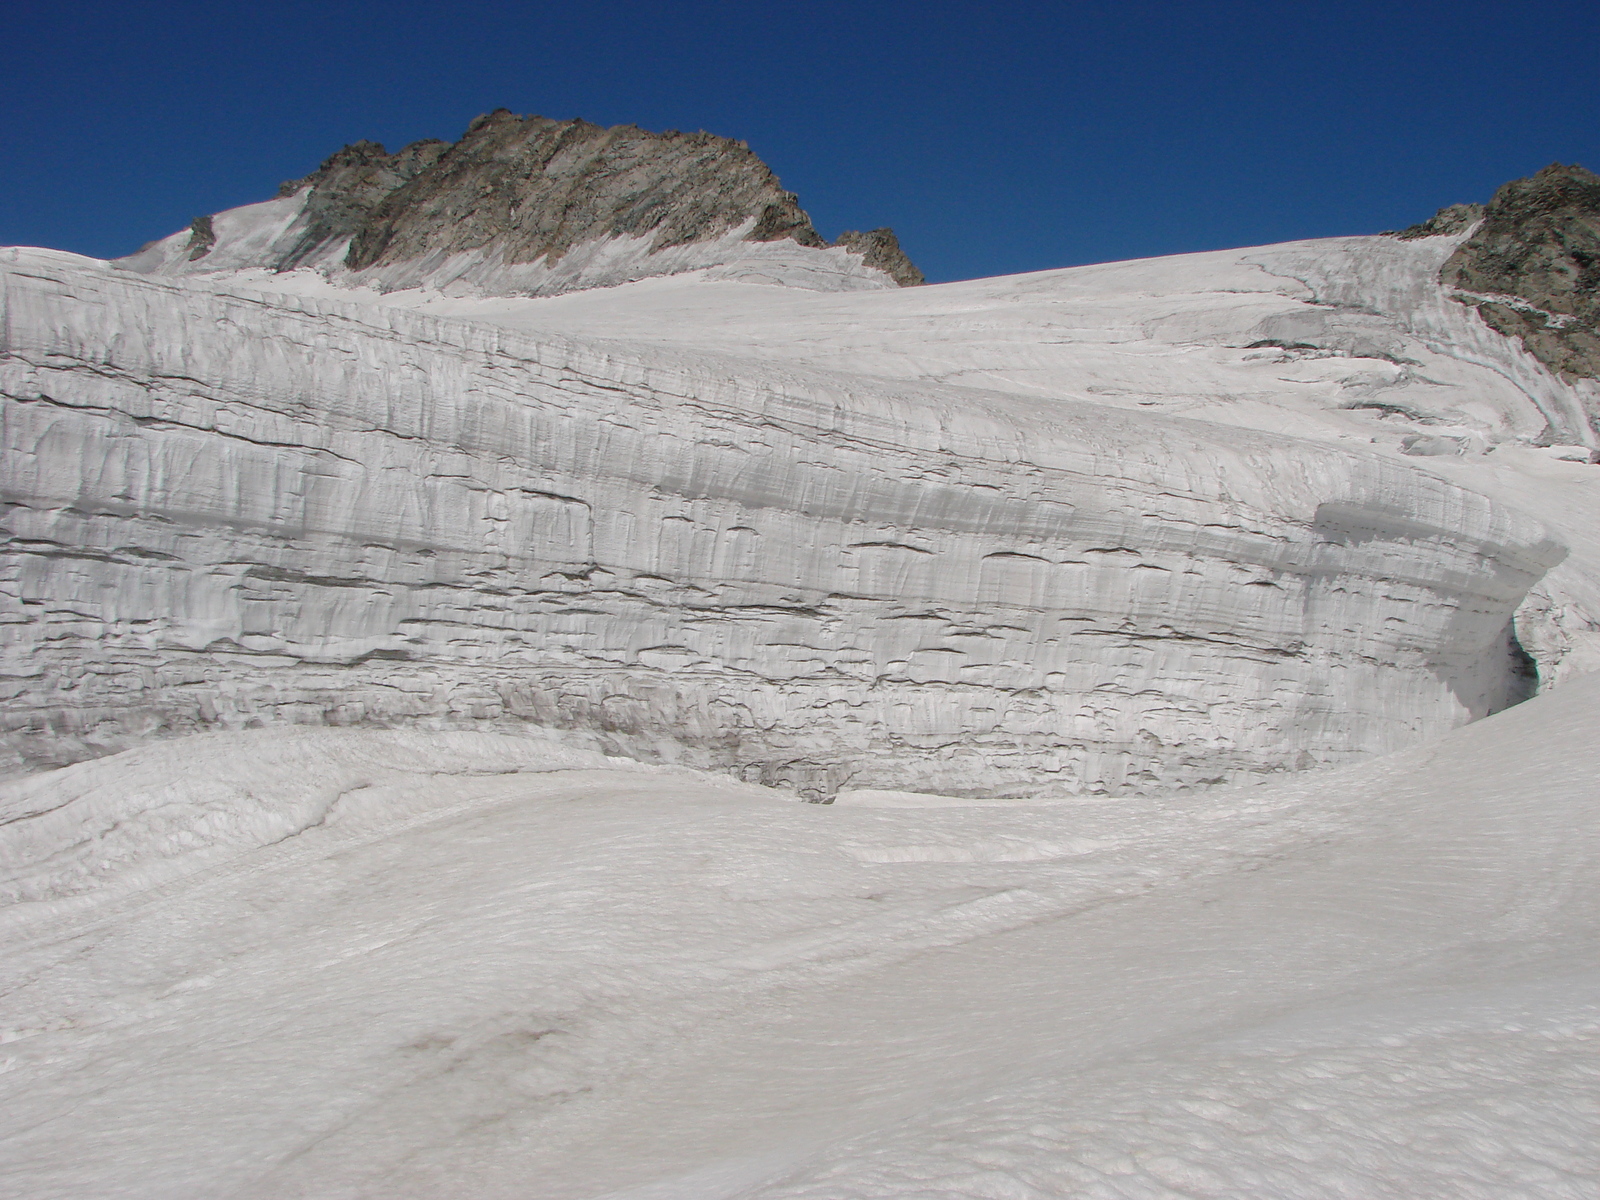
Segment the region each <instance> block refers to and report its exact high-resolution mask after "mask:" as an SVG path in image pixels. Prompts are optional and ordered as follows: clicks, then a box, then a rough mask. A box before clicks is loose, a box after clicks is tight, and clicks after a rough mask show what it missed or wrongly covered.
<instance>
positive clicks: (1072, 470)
mask: <svg viewBox="0 0 1600 1200" xmlns="http://www.w3.org/2000/svg"><path fill="white" fill-rule="evenodd" d="M4 280H5V289H6V291H5V330H6V334H5V336H6V344H5V347H4V350H5V358H4V360H3V363H0V367H3V380H4V387H3V390H4V393H5V405H6V437H7V443H6V449H5V465H4V470H5V489H6V498H7V502H8V504H9V509H8V513H7V529H8V532H9V536H10V539H11V540H10V543H9V546H8V552H9V555H10V557H9V563H10V567H9V568H8V570H9V574H8V583H7V590H6V605H7V608H6V619H7V622H8V625H7V631H8V641H7V651H6V653H7V660H6V661H7V668H6V676H7V680H8V687H9V688H10V694H9V696H8V697H7V699H6V703H5V708H4V719H5V721H6V723H7V729H8V730H9V735H10V744H11V746H12V747H13V753H14V759H13V761H36V762H50V761H63V760H69V759H72V758H77V757H83V756H85V755H89V754H93V753H97V752H101V751H103V750H105V749H108V748H115V747H118V746H122V745H128V744H132V743H135V742H137V741H139V740H141V739H145V738H149V737H152V736H156V735H158V734H166V733H172V732H181V731H185V730H193V729H199V728H206V727H212V726H223V727H241V726H247V725H252V724H258V723H269V724H276V723H282V722H301V723H329V724H362V723H364V724H379V725H387V724H394V723H398V722H420V723H423V724H428V725H436V726H437V725H457V724H462V725H464V724H480V725H481V724H484V723H488V724H490V725H494V726H498V727H513V726H516V725H519V724H524V723H533V724H537V725H540V726H546V727H567V728H572V729H577V730H583V731H588V732H590V733H593V734H594V735H596V736H597V737H598V738H599V739H600V742H599V744H600V745H601V746H603V747H604V748H605V749H607V750H609V751H611V752H615V753H626V754H630V755H634V756H645V757H660V758H665V759H669V760H679V761H683V762H686V763H689V764H692V765H698V766H705V767H712V768H717V769H721V770H728V771H733V772H736V773H738V774H739V775H741V776H742V777H744V778H746V779H749V780H755V781H761V782H766V783H782V784H786V785H790V786H794V787H797V788H799V789H801V790H803V791H805V792H806V793H808V794H812V795H817V794H828V793H831V792H832V791H833V790H834V789H836V788H838V787H840V786H850V787H856V788H860V787H869V786H881V787H891V788H906V789H911V790H918V791H936V792H950V793H989V794H995V793H1000V794H1004V793H1007V792H1010V793H1014V794H1041V793H1058V792H1079V791H1084V790H1088V791H1109V792H1118V791H1127V790H1141V789H1151V788H1163V787H1170V786H1175V785H1182V784H1189V783H1197V782H1211V781H1216V780H1220V779H1225V778H1229V777H1231V776H1232V775H1234V774H1236V773H1238V772H1257V771H1264V770H1273V769H1280V768H1288V767H1295V766H1305V765H1309V764H1313V763H1325V762H1335V761H1340V760H1342V759H1345V758H1347V757H1349V756H1351V755H1355V754H1359V753H1363V752H1371V751H1376V750H1386V749H1392V748H1395V747H1397V746H1400V745H1404V744H1406V743H1409V742H1411V741H1414V740H1416V739H1418V738H1421V737H1425V736H1429V735H1432V734H1437V733H1440V732H1442V731H1444V730H1446V729H1449V728H1451V727H1453V726H1455V725H1457V724H1459V723H1461V722H1463V721H1465V720H1468V719H1471V718H1473V717H1479V716H1483V715H1485V714H1487V713H1490V712H1493V711H1495V710H1496V709H1498V708H1501V707H1504V706H1505V705H1507V704H1509V703H1513V702H1515V701H1516V700H1518V699H1521V698H1522V697H1524V696H1525V695H1527V694H1528V691H1529V690H1530V684H1531V681H1530V679H1529V678H1528V676H1527V673H1526V663H1525V660H1524V659H1523V658H1522V656H1521V655H1520V654H1519V653H1518V652H1517V650H1516V647H1515V644H1514V641H1513V640H1512V637H1511V628H1510V626H1511V618H1512V614H1513V612H1514V610H1515V609H1516V608H1517V606H1518V604H1519V603H1520V602H1521V601H1522V599H1523V597H1524V596H1525V595H1526V593H1527V591H1528V589H1529V587H1530V585H1532V584H1533V583H1534V582H1535V581H1536V580H1537V579H1538V578H1539V577H1540V576H1541V575H1542V574H1543V573H1544V572H1545V571H1547V570H1548V569H1549V568H1550V567H1551V566H1552V565H1554V564H1555V563H1557V562H1558V561H1559V560H1560V558H1561V557H1562V554H1563V550H1562V548H1561V547H1560V546H1559V545H1558V544H1557V543H1555V542H1553V541H1552V540H1550V539H1549V538H1548V537H1547V536H1546V535H1545V534H1544V533H1543V531H1542V529H1541V528H1540V527H1539V526H1537V525H1536V524H1535V523H1533V522H1531V521H1530V520H1528V519H1526V518H1524V517H1521V516H1519V515H1518V514H1517V513H1516V512H1515V511H1514V510H1510V509H1507V508H1504V507H1501V506H1499V505H1497V504H1496V503H1494V502H1492V501H1490V500H1488V499H1486V498H1484V497H1483V496H1481V495H1479V494H1476V493H1474V492H1472V491H1469V490H1467V489H1464V488H1462V487H1459V486H1456V485H1454V484H1452V483H1449V482H1447V481H1445V480H1442V479H1440V478H1438V477H1436V476H1434V475H1431V474H1426V473H1423V472H1420V471H1417V470H1415V469H1413V468H1412V467H1411V466H1409V465H1408V464H1406V463H1405V462H1403V461H1400V462H1396V461H1388V460H1385V459H1382V458H1379V457H1377V456H1373V455H1370V454H1366V453H1363V452H1360V451H1350V450H1345V449H1342V448H1338V447H1333V446H1328V445H1320V444H1315V443H1310V442H1303V441H1297V440H1295V439H1292V438H1286V437H1279V436H1273V435H1270V434H1264V433H1254V432H1249V431H1244V430H1239V429H1223V428H1219V427H1218V426H1215V425H1209V424H1205V423H1200V422H1192V421H1185V420H1182V419H1177V418H1172V417H1166V416H1158V415H1153V414H1147V413H1127V412H1122V411H1118V410H1115V409H1111V408H1107V407H1102V406H1098V405H1093V404H1087V403H1081V402H1080V403H1055V404H1050V405H1044V404H1040V403H1038V402H1036V401H1033V400H1028V399H1023V398H1019V397H1016V396H1009V395H1004V394H1000V393H996V392H987V391H979V390H976V389H970V388H958V387H949V386H943V385H940V384H937V383H933V382H927V381H919V382H914V383H892V382H887V381H881V380H879V381H873V380H870V379H867V378H863V377H851V376H844V375H837V374H830V373H826V372H818V371H808V370H804V369H802V368H800V367H798V366H787V365H781V364H775V363H765V364H763V363H760V362H756V361H754V360H752V359H748V358H746V359H735V358H728V357H717V356H714V355H707V354H702V353H697V352H693V351H686V350H671V349H665V348H663V349H657V350H649V349H646V348H643V347H638V346H626V345H621V344H608V343H604V342H588V341H583V340H578V339H575V338H563V337H557V336H552V335H545V336H540V335H538V334H536V333H518V332H512V331H507V330H501V329H496V328H493V327H489V326H485V325H481V324H478V325H472V324H467V323H463V322H459V321H454V320H448V319H441V318H437V317H434V316H430V315H426V314H418V313H413V312H407V311H403V310H401V309H398V308H394V307H382V306H378V305H374V304H353V303H340V302H338V301H333V300H326V299H317V298H296V297H293V296H286V295H267V294H250V293H248V292H247V291H244V290H241V286H242V285H240V284H239V283H238V282H237V281H235V282H234V283H233V284H231V285H230V284H219V285H216V286H208V285H205V284H203V283H199V282H195V281H186V282H167V281H161V280H154V279H149V278H144V277H140V276H137V275H133V274H130V273H128V272H124V271H118V270H113V269H108V268H106V267H105V266H103V265H101V264H97V263H93V262H89V261H87V260H82V259H74V258H71V257H70V256H64V255H53V254H49V253H45V252H23V251H11V252H8V256H7V259H6V273H5V276H4ZM229 287H232V289H233V291H234V292H235V293H236V294H229ZM899 294H900V295H911V294H914V293H909V292H908V293H899Z"/></svg>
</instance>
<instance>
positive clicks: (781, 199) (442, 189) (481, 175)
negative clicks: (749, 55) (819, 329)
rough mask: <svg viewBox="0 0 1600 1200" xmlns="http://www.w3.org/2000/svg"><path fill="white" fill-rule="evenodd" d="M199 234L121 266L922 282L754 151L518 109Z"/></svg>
mask: <svg viewBox="0 0 1600 1200" xmlns="http://www.w3.org/2000/svg"><path fill="white" fill-rule="evenodd" d="M201 221H203V222H205V227H204V230H202V228H201V225H200V223H199V222H197V223H196V225H195V226H194V227H193V228H192V229H191V230H190V231H186V233H185V234H176V235H174V236H173V238H168V239H165V240H164V241H161V242H156V243H153V244H152V245H150V246H147V247H145V248H144V249H143V250H141V251H140V252H139V253H138V254H136V255H132V256H130V257H129V258H128V259H125V260H122V263H123V265H125V266H127V267H130V268H132V269H134V270H138V271H144V272H147V273H154V274H169V275H170V274H195V273H210V272H215V271H220V270H236V269H240V268H258V269H261V268H264V269H267V270H272V271H287V270H293V269H295V268H299V267H312V268H316V269H318V270H321V271H323V272H324V273H326V274H328V275H329V276H330V277H334V278H337V279H339V280H341V281H348V282H351V283H357V284H367V285H371V286H376V287H378V288H379V289H381V290H393V289H396V288H406V287H416V286H434V287H450V286H452V285H455V286H456V287H457V290H472V291H478V292H491V293H492V292H520V293H527V294H548V293H552V292H561V291H571V290H577V289H580V288H584V287H592V286H601V285H605V284H612V283H620V282H627V281H628V280H630V279H636V278H643V277H645V276H649V275H661V274H673V273H676V272H679V271H683V270H694V269H702V268H708V267H719V266H733V267H738V266H739V265H740V264H741V263H746V264H750V265H751V269H750V272H749V273H750V274H755V275H760V276H762V277H777V278H780V279H781V280H782V281H783V282H799V283H801V285H802V286H824V287H833V288H856V287H874V286H878V287H882V286H890V285H891V283H892V284H898V285H900V286H909V285H911V284H916V283H921V282H922V274H921V272H919V271H918V270H917V269H916V267H915V266H913V265H912V263H911V261H910V260H909V259H908V258H907V257H906V255H905V253H904V252H903V251H902V250H901V249H900V245H899V242H898V241H897V240H896V238H895V236H894V234H893V233H892V232H891V231H890V230H887V229H875V230H872V231H871V232H869V233H857V232H853V231H852V232H849V233H846V234H845V235H844V236H843V237H841V238H840V239H839V241H838V242H836V243H833V244H832V245H830V244H829V243H828V242H827V241H826V240H825V239H824V238H823V237H822V236H821V235H820V234H819V233H818V232H817V231H816V229H815V228H814V227H813V226H812V224H811V219H810V218H809V217H808V216H807V215H806V213H805V211H804V210H803V209H801V207H800V204H799V201H798V200H797V199H796V198H795V196H794V194H793V193H791V192H788V191H785V190H784V188H783V187H782V185H781V184H780V183H779V181H778V179H777V177H776V176H775V175H773V173H772V172H771V171H770V170H769V169H768V168H767V166H766V164H765V163H763V162H762V161H761V159H760V158H758V157H757V156H756V155H755V154H754V153H753V152H752V151H751V150H750V148H749V146H748V145H746V144H745V143H744V142H740V141H734V140H732V139H730V138H724V137H717V136H715V135H713V134H709V133H704V132H700V133H679V132H676V131H672V132H667V133H651V132H648V131H646V130H643V129H640V128H638V127H637V126H634V125H619V126H616V127H614V128H610V129H607V128H602V127H601V126H599V125H593V124H590V123H589V122H587V121H581V120H571V121H555V120H550V119H548V118H545V117H538V116H528V117H519V116H516V115H515V114H513V113H510V112H507V111H506V110H504V109H499V110H496V111H495V112H492V113H489V114H487V115H485V116H482V117H479V118H478V119H477V120H475V121H473V122H472V124H471V125H470V126H469V127H468V129H467V131H466V133H465V134H464V135H463V136H462V138H461V140H460V141H458V142H455V143H453V144H451V143H446V142H441V141H421V142H415V143H413V144H411V145H409V146H406V147H405V148H404V149H402V150H400V151H398V152H396V153H394V154H390V153H388V152H387V151H386V150H385V149H384V147H383V146H381V145H379V144H377V143H375V142H367V141H362V142H356V143H354V144H353V145H350V146H346V147H345V148H344V149H342V150H340V151H339V152H338V153H336V154H334V155H333V156H331V157H330V158H329V159H328V160H327V161H326V162H324V163H323V164H322V166H321V167H320V168H319V169H318V170H316V171H314V172H313V173H312V174H310V175H307V176H306V177H304V178H303V179H296V180H291V181H289V182H288V183H285V184H284V185H283V187H282V189H280V193H279V198H278V200H277V201H269V202H267V203H265V204H260V205H250V206H247V207H246V208H243V209H235V210H231V211H230V212H229V213H223V214H217V215H216V216H215V217H212V218H202V219H201ZM797 272H798V274H797Z"/></svg>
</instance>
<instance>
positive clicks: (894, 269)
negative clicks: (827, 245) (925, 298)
mask: <svg viewBox="0 0 1600 1200" xmlns="http://www.w3.org/2000/svg"><path fill="white" fill-rule="evenodd" d="M833 244H834V245H835V246H843V247H844V248H845V249H846V250H849V251H852V252H854V253H856V254H859V255H861V258H862V261H863V262H865V263H866V264H867V266H869V267H875V268H877V269H878V270H880V271H882V272H883V273H884V274H885V275H887V276H888V277H889V278H890V279H892V280H894V281H895V282H896V283H898V284H899V285H900V286H901V287H916V286H917V285H918V284H921V283H926V282H927V280H926V279H924V278H923V275H922V272H921V271H919V270H917V268H916V264H914V263H913V262H912V261H911V260H910V259H909V258H907V257H906V252H905V251H904V250H902V249H900V239H899V238H897V237H895V235H894V230H892V229H869V230H867V232H865V233H861V232H859V231H857V230H854V229H847V230H845V231H844V232H843V233H841V234H840V235H839V239H838V241H836V242H834V243H833Z"/></svg>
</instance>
